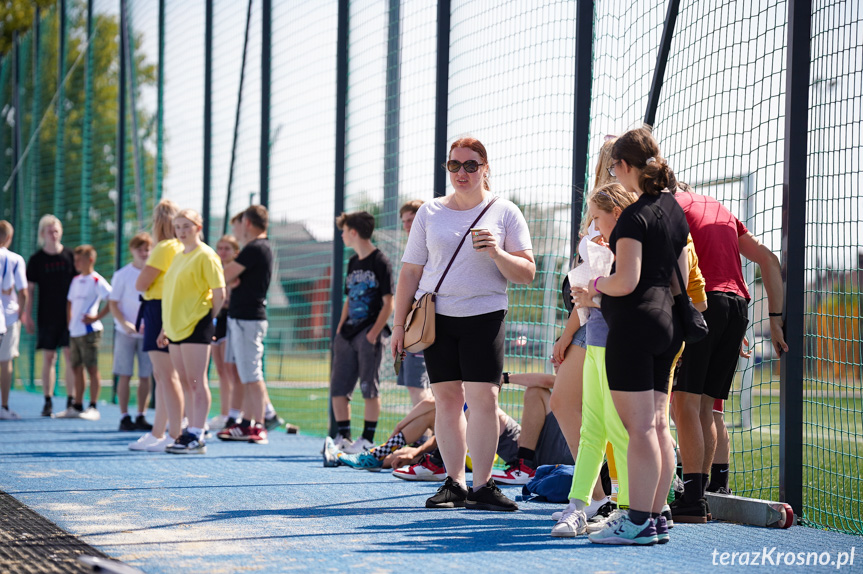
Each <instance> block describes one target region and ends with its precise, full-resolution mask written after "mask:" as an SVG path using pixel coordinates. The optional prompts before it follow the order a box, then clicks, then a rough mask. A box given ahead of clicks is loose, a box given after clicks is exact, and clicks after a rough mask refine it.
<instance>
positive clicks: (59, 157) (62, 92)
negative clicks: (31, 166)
mask: <svg viewBox="0 0 863 574" xmlns="http://www.w3.org/2000/svg"><path fill="white" fill-rule="evenodd" d="M58 10H59V11H60V13H59V29H60V30H59V32H60V33H59V39H58V44H59V49H58V51H57V94H58V95H57V140H56V148H55V150H56V151H55V156H54V215H55V216H57V217H59V218H60V220H63V219H64V213H63V211H64V209H63V208H64V206H63V196H64V195H65V193H63V191H64V190H63V183H64V182H63V172H64V170H65V167H66V165H65V157H66V153H65V139H66V135H65V132H66V130H65V128H66V82H65V81H64V80H65V79H66V22H67V19H66V0H60V2H59V5H58ZM59 364H60V361H57V365H59Z"/></svg>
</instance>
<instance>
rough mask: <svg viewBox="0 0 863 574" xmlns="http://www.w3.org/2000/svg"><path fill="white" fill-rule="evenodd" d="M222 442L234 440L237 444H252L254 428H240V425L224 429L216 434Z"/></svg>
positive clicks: (236, 424)
mask: <svg viewBox="0 0 863 574" xmlns="http://www.w3.org/2000/svg"><path fill="white" fill-rule="evenodd" d="M216 437H218V438H219V439H220V440H232V441H237V442H252V439H251V437H252V427H251V426H247V427H243V426H240V425H239V424H238V423H235V424H232V425H230V426H228V427H225V428H223V429H222V430H220V431H219V432H217V433H216Z"/></svg>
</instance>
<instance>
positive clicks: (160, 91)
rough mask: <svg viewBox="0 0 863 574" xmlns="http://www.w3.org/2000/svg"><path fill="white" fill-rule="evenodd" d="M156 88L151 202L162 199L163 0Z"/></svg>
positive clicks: (163, 3)
mask: <svg viewBox="0 0 863 574" xmlns="http://www.w3.org/2000/svg"><path fill="white" fill-rule="evenodd" d="M157 74H158V80H157V81H158V86H157V88H156V90H157V93H156V100H157V101H156V181H155V197H154V198H153V204H154V205H155V204H157V203H159V202H160V201H161V200H162V176H163V174H164V161H165V156H164V151H165V150H164V148H165V0H159V69H158V71H157Z"/></svg>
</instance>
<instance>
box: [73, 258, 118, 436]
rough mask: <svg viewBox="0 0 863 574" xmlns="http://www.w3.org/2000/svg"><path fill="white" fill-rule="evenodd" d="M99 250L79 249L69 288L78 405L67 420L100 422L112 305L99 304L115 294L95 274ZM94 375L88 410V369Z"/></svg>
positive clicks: (105, 282) (74, 406) (108, 285)
mask: <svg viewBox="0 0 863 574" xmlns="http://www.w3.org/2000/svg"><path fill="white" fill-rule="evenodd" d="M95 265H96V250H95V249H93V246H92V245H79V246H78V247H76V248H75V269H76V270H77V271H78V275H76V276H75V278H74V279H73V280H72V284H71V285H70V286H69V295H68V301H67V303H66V310H67V311H66V313H67V315H66V316H67V317H68V320H69V349H70V350H69V360H70V362H71V363H72V370H73V371H74V373H75V402H74V403H73V404H72V407H71V408H69V409H67V411H66V414H65V416H66V417H67V418H79V417H80V418H83V419H87V420H91V421H97V420H99V411H98V410H96V401H98V400H99V390H100V382H101V381H100V378H99V344H100V343H101V342H102V322H101V321H100V319H101V318H102V317H104V316H105V315H107V314H108V310H109V309H108V305H105V306H104V307H102V309H101V310H99V303H101V302H102V301H103V300H105V299H107V298H108V296H109V295H110V294H111V285H110V284H109V283H108V282H107V281H106V280H105V278H104V277H102V276H101V275H99V274H98V273H96V272H95V271H94V270H93V267H94V266H95ZM85 368H86V369H87V374H88V375H90V406H89V408H87V410H86V411H85V410H84V369H85Z"/></svg>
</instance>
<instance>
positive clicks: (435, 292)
mask: <svg viewBox="0 0 863 574" xmlns="http://www.w3.org/2000/svg"><path fill="white" fill-rule="evenodd" d="M497 199H498V197H497V196H494V197H492V198H491V201H489V202H488V205H486V206H485V207H484V208H483V210H482V211H480V212H479V215H477V217H476V219H474V220H473V223H471V224H470V226H469V227H468V228H467V231H468V232H467V233H465V234H464V235H462V238H461V241H460V242H459V244H458V247H456V248H455V253H453V254H452V259H450V260H449V264H447V266H446V269H444V271H443V275H441V276H440V281H438V282H437V287H435V288H434V292H433V293H432V298H434V297H435V296H436V295H437V293H438V291H440V286H441V284H443V280H444V279H445V278H446V274H447V273H449V268H450V267H452V264H453V262H454V261H455V258H456V256H457V255H458V252H459V251H461V246H462V245H464V241H465V239H467V236H468V235H470V230H471V229H472V228H474V227H476V224H477V223H479V220H480V219H482V216H483V215H485V212H486V211H488V208H489V207H491V206H492V204H494V202H495V201H497Z"/></svg>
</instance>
